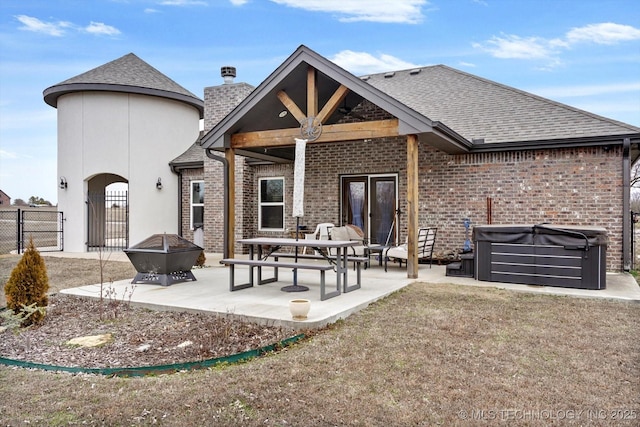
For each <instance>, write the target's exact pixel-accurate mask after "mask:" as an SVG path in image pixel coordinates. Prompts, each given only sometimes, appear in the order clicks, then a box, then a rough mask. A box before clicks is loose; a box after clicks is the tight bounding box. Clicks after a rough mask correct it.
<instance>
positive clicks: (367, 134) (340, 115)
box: [201, 46, 471, 279]
mask: <svg viewBox="0 0 640 427" xmlns="http://www.w3.org/2000/svg"><path fill="white" fill-rule="evenodd" d="M363 108H364V109H366V108H371V111H368V112H367V111H365V112H364V113H362V112H361V113H357V114H356V112H355V111H356V110H358V109H363ZM365 116H366V117H365ZM296 138H302V139H305V140H306V142H307V143H308V144H313V145H324V146H326V147H336V146H338V145H339V144H345V143H346V144H356V143H361V142H365V143H367V142H370V141H372V140H376V141H385V140H394V141H401V144H402V143H404V144H406V147H403V148H401V150H403V151H404V150H406V163H405V165H404V166H403V167H402V169H404V170H405V171H406V172H405V175H406V180H405V182H400V183H398V186H399V187H400V188H402V191H401V192H400V194H399V196H400V197H399V201H398V204H399V205H398V206H394V207H393V208H392V211H395V212H396V213H397V212H400V206H402V207H403V210H404V212H403V214H406V220H405V223H404V224H403V228H402V229H400V228H399V227H397V225H395V222H394V225H391V231H387V233H384V235H386V234H390V235H391V234H393V235H394V238H395V239H394V240H395V241H400V240H401V241H404V238H405V236H406V239H407V253H408V257H407V270H406V274H405V275H406V278H408V279H415V278H417V277H418V270H419V269H418V250H417V247H418V242H417V236H418V227H419V214H420V208H419V206H420V205H419V201H418V195H419V188H418V187H419V165H418V158H419V150H420V145H421V144H422V145H428V146H431V147H435V148H437V149H439V150H442V151H443V152H446V153H449V154H454V153H463V152H465V151H466V150H468V148H469V147H471V142H470V141H468V140H466V139H465V138H463V137H462V136H460V135H458V134H457V133H456V132H454V131H452V130H451V129H449V128H448V127H447V126H445V125H444V124H442V123H440V122H437V121H432V120H430V119H429V118H427V117H425V116H423V115H422V114H419V113H417V112H415V111H413V110H411V109H410V108H407V107H406V106H405V105H403V104H402V103H400V102H399V101H397V100H396V99H394V98H393V97H391V96H389V95H387V94H385V93H384V92H382V91H380V90H378V89H376V88H375V87H373V86H371V85H369V84H367V83H366V79H361V78H357V77H355V76H353V75H352V74H350V73H348V72H347V71H345V70H343V69H341V68H339V67H337V66H336V65H335V64H333V63H331V62H330V61H328V60H327V59H325V58H323V57H322V56H320V55H318V54H317V53H315V52H313V51H312V50H310V49H308V48H307V47H306V46H300V47H299V48H298V49H297V50H296V51H295V52H294V53H293V54H292V55H291V56H290V57H289V58H288V59H287V60H286V61H285V62H284V63H283V64H282V65H281V66H280V67H278V68H277V69H276V70H275V71H274V72H273V73H272V74H271V75H270V76H269V77H268V78H267V79H266V80H265V81H264V82H263V83H261V84H260V86H259V87H258V88H256V89H255V90H254V91H253V92H251V93H250V94H249V95H248V96H247V97H246V98H245V99H244V100H243V101H242V102H241V103H240V104H239V105H238V106H237V107H236V108H235V109H234V110H233V111H232V112H231V113H230V114H228V115H227V116H225V117H224V118H223V119H222V120H221V121H220V122H219V123H218V124H216V125H215V126H214V127H213V128H212V129H211V130H210V131H209V132H208V133H206V134H205V135H204V136H203V138H202V141H201V146H202V148H204V149H205V150H206V154H207V156H208V157H209V158H211V159H214V160H217V161H219V162H221V163H223V164H224V174H225V177H224V182H225V186H224V190H225V201H224V207H225V215H224V218H225V219H224V225H225V231H224V233H223V234H224V243H223V250H224V254H225V258H232V257H233V256H234V254H235V253H242V251H243V248H239V247H236V246H237V245H236V241H237V240H238V239H239V238H248V237H256V236H258V235H273V234H274V233H278V232H280V233H281V232H282V230H276V229H278V228H282V229H284V228H285V226H282V227H273V230H269V229H265V228H263V229H262V230H261V229H260V227H258V229H257V230H254V229H250V228H242V229H241V230H240V231H239V232H238V230H237V225H240V224H236V217H237V215H236V214H237V213H239V214H241V215H242V214H245V213H244V212H241V208H238V207H237V206H239V198H238V196H237V195H236V191H237V189H236V186H237V185H238V184H237V178H236V170H237V165H236V162H239V161H238V157H237V156H242V157H245V158H246V159H247V161H249V162H254V163H258V164H260V163H263V164H264V163H270V164H274V165H277V164H287V163H291V162H292V161H293V160H294V159H295V155H294V144H295V139H296ZM354 147H356V146H354ZM329 149H330V148H329ZM369 149H372V148H369ZM221 153H224V155H222V154H221ZM352 155H353V158H350V159H349V161H350V162H352V163H354V164H357V163H358V162H359V161H360V160H359V157H361V156H365V157H366V152H361V151H358V149H357V148H354V150H353V154H352ZM310 166H311V167H309V166H308V167H309V169H312V167H313V165H310ZM381 167H382V169H383V170H386V167H387V166H381ZM338 178H339V175H338V174H336V175H335V176H326V180H327V182H331V181H333V180H335V179H338ZM285 197H290V192H287V195H286V196H285ZM308 203H309V202H308ZM322 209H323V208H322V207H321V206H318V205H317V204H315V205H311V204H310V206H309V209H308V210H310V211H314V210H315V211H320V210H322ZM316 213H317V212H316ZM365 216H366V215H365ZM345 220H346V221H348V218H344V217H343V218H341V220H340V221H339V224H336V225H347V223H348V222H345ZM367 220H368V218H365V219H364V221H367ZM334 221H335V220H334ZM325 222H326V221H325ZM358 225H359V226H360V228H364V231H365V235H367V228H368V227H366V226H365V227H362V226H361V225H360V224H358ZM394 227H395V229H394ZM386 230H389V226H388V225H387V226H386ZM392 241H393V240H392ZM375 243H378V244H380V243H383V242H379V241H378V242H375Z"/></svg>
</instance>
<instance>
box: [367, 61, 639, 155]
mask: <svg viewBox="0 0 640 427" xmlns="http://www.w3.org/2000/svg"><path fill="white" fill-rule="evenodd" d="M418 70H419V71H418ZM391 74H392V73H381V74H373V75H370V76H366V77H363V79H364V80H365V81H366V82H367V83H369V84H371V85H372V86H374V87H376V88H378V89H380V90H381V91H383V92H385V93H386V94H388V95H390V96H392V97H394V98H396V99H397V100H398V101H400V102H402V103H403V104H405V105H406V106H408V107H410V108H411V109H413V110H415V111H417V112H418V113H420V114H422V115H424V116H426V117H428V118H429V119H431V120H434V121H440V122H442V123H444V124H445V125H446V126H448V127H449V128H451V129H453V130H454V131H456V132H457V133H459V134H460V135H462V136H463V137H465V138H467V139H469V140H472V139H481V138H483V139H484V140H485V142H487V143H491V142H516V141H540V140H554V139H564V138H583V137H592V136H605V135H625V134H635V133H639V132H640V128H637V127H635V126H632V125H629V124H625V123H621V122H618V121H615V120H612V119H608V118H605V117H601V116H598V115H596V114H593V113H589V112H587V111H583V110H579V109H577V108H574V107H570V106H568V105H564V104H561V103H559V102H555V101H551V100H549V99H546V98H542V97H540V96H537V95H533V94H531V93H527V92H524V91H522V90H518V89H515V88H512V87H509V86H505V85H502V84H499V83H496V82H493V81H490V80H487V79H483V78H481V77H478V76H474V75H472V74H468V73H465V72H462V71H459V70H455V69H453V68H450V67H447V66H444V65H436V66H430V67H422V68H418V69H413V70H403V71H396V72H395V73H393V75H392V76H391Z"/></svg>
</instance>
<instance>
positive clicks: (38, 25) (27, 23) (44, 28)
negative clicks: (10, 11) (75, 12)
mask: <svg viewBox="0 0 640 427" xmlns="http://www.w3.org/2000/svg"><path fill="white" fill-rule="evenodd" d="M15 18H16V19H17V20H18V21H20V22H21V23H22V27H20V29H21V30H25V31H33V32H34V33H43V34H47V35H50V36H55V37H60V36H63V35H64V33H65V29H66V28H69V27H71V26H72V25H71V23H69V22H66V21H58V22H44V21H41V20H39V19H38V18H34V17H33V16H27V15H17V16H16V17H15Z"/></svg>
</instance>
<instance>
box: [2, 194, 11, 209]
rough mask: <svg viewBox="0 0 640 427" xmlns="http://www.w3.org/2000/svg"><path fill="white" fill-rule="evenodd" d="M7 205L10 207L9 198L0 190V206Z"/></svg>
mask: <svg viewBox="0 0 640 427" xmlns="http://www.w3.org/2000/svg"><path fill="white" fill-rule="evenodd" d="M9 205H11V197H9V196H8V195H7V193H5V192H4V191H2V190H0V206H9Z"/></svg>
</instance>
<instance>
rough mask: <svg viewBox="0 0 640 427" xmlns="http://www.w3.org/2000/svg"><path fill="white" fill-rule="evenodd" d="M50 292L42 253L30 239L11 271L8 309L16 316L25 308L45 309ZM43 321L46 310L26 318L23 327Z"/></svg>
mask: <svg viewBox="0 0 640 427" xmlns="http://www.w3.org/2000/svg"><path fill="white" fill-rule="evenodd" d="M48 291H49V279H48V277H47V267H46V266H45V264H44V260H43V259H42V257H41V256H40V252H38V250H37V249H36V248H35V245H34V244H33V239H29V246H28V247H27V250H26V251H25V252H24V254H23V255H22V258H20V261H18V264H17V265H16V266H15V268H14V269H13V270H12V271H11V276H9V281H8V282H7V284H6V285H5V286H4V292H5V296H6V299H7V308H10V309H11V310H13V312H14V313H15V314H18V313H20V312H21V310H23V309H24V308H25V307H29V306H33V304H35V307H39V308H44V307H46V306H47V304H48V302H49V298H48V297H47V292H48ZM43 319H44V310H39V311H36V312H34V313H33V314H32V315H30V316H29V317H27V318H25V320H24V321H23V322H22V326H29V325H31V324H37V323H40V322H42V320H43Z"/></svg>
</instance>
